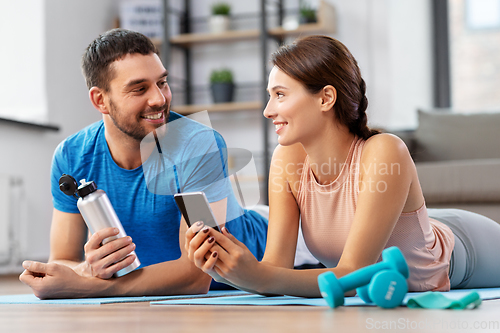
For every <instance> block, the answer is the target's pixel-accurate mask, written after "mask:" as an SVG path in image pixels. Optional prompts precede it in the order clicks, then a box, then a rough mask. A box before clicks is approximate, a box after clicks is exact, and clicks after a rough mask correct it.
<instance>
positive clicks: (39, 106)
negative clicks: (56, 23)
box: [0, 0, 47, 123]
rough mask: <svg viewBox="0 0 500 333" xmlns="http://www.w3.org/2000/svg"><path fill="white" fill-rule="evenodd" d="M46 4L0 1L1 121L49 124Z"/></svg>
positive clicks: (24, 1)
mask: <svg viewBox="0 0 500 333" xmlns="http://www.w3.org/2000/svg"><path fill="white" fill-rule="evenodd" d="M44 4H45V2H44V1H31V0H16V1H0V31H2V40H1V41H0V43H1V49H0V50H1V52H0V77H1V78H2V80H0V92H1V93H0V96H1V103H0V118H8V119H13V120H18V121H23V122H33V123H45V122H47V102H46V100H47V98H46V84H45V45H44V44H45V22H44V7H45V5H44Z"/></svg>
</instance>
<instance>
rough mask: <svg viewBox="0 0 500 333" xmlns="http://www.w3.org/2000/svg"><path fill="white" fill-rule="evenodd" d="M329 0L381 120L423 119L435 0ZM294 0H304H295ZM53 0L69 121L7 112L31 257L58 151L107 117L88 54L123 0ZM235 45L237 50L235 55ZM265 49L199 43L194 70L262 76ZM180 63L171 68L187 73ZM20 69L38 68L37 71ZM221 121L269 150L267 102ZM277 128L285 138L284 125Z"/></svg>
mask: <svg viewBox="0 0 500 333" xmlns="http://www.w3.org/2000/svg"><path fill="white" fill-rule="evenodd" d="M192 1H193V8H194V10H195V13H196V15H205V14H206V13H207V12H208V5H206V2H205V1H201V0H192ZM329 2H331V3H332V4H333V5H334V6H335V8H336V11H337V20H338V28H337V32H336V33H335V34H333V35H332V36H333V37H335V38H337V39H339V40H341V41H342V42H343V43H345V44H346V45H347V47H348V48H349V49H350V50H351V51H352V53H353V54H354V56H355V57H356V58H357V60H358V62H359V65H360V67H361V70H362V74H363V76H364V77H365V79H366V82H367V86H368V92H367V93H368V98H369V117H370V118H371V124H372V125H375V126H382V127H385V128H411V127H414V126H415V125H416V122H415V121H416V120H415V109H416V107H418V106H421V107H426V106H429V105H430V104H431V93H432V85H431V74H432V73H431V67H430V56H431V52H430V47H431V41H430V31H429V29H430V8H429V0H405V1H400V0H377V1H372V0H350V1H343V0H329ZM231 3H233V4H234V12H244V11H246V10H250V11H254V12H256V11H258V9H259V7H258V2H257V1H255V0H254V1H236V0H234V1H231ZM287 3H290V4H292V5H293V4H294V2H293V1H290V2H287ZM44 4H45V29H44V30H45V41H46V45H45V52H46V53H45V65H46V67H45V77H46V87H47V96H46V98H47V105H48V111H49V112H48V120H49V121H50V122H51V123H55V124H58V125H60V126H61V131H60V132H57V133H55V132H46V131H39V130H32V129H28V128H24V127H19V126H14V125H9V124H7V123H2V122H0V152H1V156H2V157H1V159H0V160H1V161H2V163H0V173H5V174H12V175H20V176H22V177H23V179H24V186H25V193H26V199H27V206H28V211H27V214H26V215H27V221H26V222H27V223H28V228H27V230H28V232H27V236H26V237H27V238H26V239H27V244H28V248H27V251H26V253H25V254H24V256H25V257H24V258H23V259H27V258H30V259H46V258H47V257H48V254H49V242H48V240H49V238H48V237H49V230H50V218H51V213H52V205H51V195H50V184H49V172H50V162H51V158H52V153H53V150H54V148H55V147H56V145H57V144H58V143H59V142H60V141H61V140H63V139H64V138H65V137H66V136H68V135H69V134H72V133H74V132H76V131H78V130H79V129H81V128H83V127H84V126H86V125H88V124H90V123H91V122H94V121H96V120H98V119H100V114H99V113H98V112H97V111H96V110H94V109H93V108H92V106H91V104H90V102H89V100H88V97H87V89H86V87H85V83H84V80H83V78H82V75H81V73H80V57H81V54H82V53H83V51H84V49H85V47H86V46H87V45H88V44H89V43H90V42H91V41H92V40H93V39H94V38H95V37H96V36H97V35H98V34H99V33H101V32H103V31H105V30H107V29H109V28H112V24H113V19H114V18H115V17H116V16H117V14H118V8H117V7H118V0H86V1H67V0H45V1H44ZM252 43H253V44H252ZM270 51H272V49H270ZM226 53H227V54H231V55H233V56H234V57H233V58H234V59H228V60H227V61H226V60H225V57H224V55H225V54H226ZM256 57H259V51H258V43H257V42H251V43H239V44H236V45H232V46H231V45H228V46H220V47H218V48H215V49H214V48H213V47H208V49H205V50H203V49H202V48H199V49H196V50H195V53H194V59H195V60H196V65H195V67H194V71H193V72H194V73H195V78H196V79H197V80H200V81H201V82H198V83H201V84H204V83H205V82H204V80H206V79H207V75H208V73H209V72H210V70H211V69H212V67H214V66H216V67H217V66H221V65H223V64H224V65H226V64H227V65H231V66H232V67H233V66H234V68H235V70H236V74H235V76H236V80H237V82H249V81H255V80H258V79H260V70H259V67H258V66H259V64H260V60H256ZM223 59H224V60H223ZM257 59H260V58H257ZM1 60H2V54H1V53H0V62H1ZM174 65H175V64H174ZM175 66H180V64H177V65H175ZM179 68H180V67H179ZM179 68H170V70H171V72H179V73H180V72H181V71H179ZM18 75H20V76H25V77H28V78H29V72H26V73H23V72H20V73H18ZM27 81H28V80H27ZM19 89H26V91H27V92H29V89H32V88H31V87H30V83H29V82H26V87H25V86H23V85H21V86H20V87H19ZM27 96H29V94H28V95H27ZM243 97H244V96H243ZM27 98H28V97H27ZM174 98H175V96H174ZM202 98H203V97H202ZM212 124H213V126H214V128H216V129H217V130H219V131H220V132H221V133H222V134H223V135H224V136H225V138H226V140H227V141H228V145H229V146H230V147H240V148H247V149H249V150H251V151H253V152H256V153H259V152H260V151H261V149H262V141H261V138H262V132H261V131H262V116H261V112H258V111H253V112H244V111H243V112H237V113H233V114H218V115H213V117H212ZM270 132H271V138H272V140H273V142H276V138H275V134H274V133H273V132H272V130H270ZM257 158H258V156H257Z"/></svg>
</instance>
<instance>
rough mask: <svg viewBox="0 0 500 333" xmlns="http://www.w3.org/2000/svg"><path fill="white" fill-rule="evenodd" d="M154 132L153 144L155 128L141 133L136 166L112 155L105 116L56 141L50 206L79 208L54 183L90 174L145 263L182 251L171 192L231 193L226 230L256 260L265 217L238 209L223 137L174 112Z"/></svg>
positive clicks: (221, 195)
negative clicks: (123, 165)
mask: <svg viewBox="0 0 500 333" xmlns="http://www.w3.org/2000/svg"><path fill="white" fill-rule="evenodd" d="M155 134H156V143H155V138H154V136H153V134H150V135H148V136H147V137H146V138H145V139H144V140H143V143H142V144H141V154H143V164H142V165H141V166H140V167H138V168H136V169H133V170H126V169H123V168H121V167H119V166H118V165H117V164H116V163H115V161H114V160H113V158H112V156H111V153H110V151H109V148H108V145H107V142H106V139H105V135H104V123H103V121H99V122H96V123H94V124H92V125H90V126H88V127H86V128H84V129H83V130H81V131H79V132H78V133H76V134H74V135H72V136H70V137H68V138H67V139H66V140H64V141H63V142H61V143H60V144H59V146H58V147H57V148H56V150H55V153H54V157H53V161H52V170H51V187H52V197H53V205H54V208H56V209H57V210H59V211H62V212H67V213H79V211H78V207H77V204H76V203H77V199H76V198H74V197H71V196H68V195H65V194H64V193H63V192H62V191H61V190H60V189H59V178H60V177H61V175H62V174H63V173H64V174H68V175H71V176H73V177H74V178H75V179H76V180H80V179H86V180H87V181H94V182H95V183H96V185H97V187H98V188H99V189H102V190H104V191H105V192H106V193H107V195H108V197H109V199H110V201H111V204H112V205H113V207H114V209H115V211H116V214H117V215H118V217H119V219H120V221H121V223H122V225H123V227H124V229H125V231H126V233H127V235H129V236H131V237H132V239H133V241H134V243H135V244H136V249H135V252H136V254H137V256H138V258H139V260H140V261H141V266H149V265H152V264H156V263H160V262H164V261H169V260H175V259H178V258H179V257H180V255H181V252H180V248H179V225H180V219H181V215H180V212H179V210H178V208H177V206H176V204H175V202H174V199H173V194H174V193H179V192H193V191H203V192H205V194H206V196H207V199H208V201H209V202H215V201H219V200H222V199H224V198H227V199H228V201H227V202H228V204H227V221H229V222H228V223H227V224H226V225H227V227H228V229H229V231H230V232H231V233H232V234H233V235H234V236H235V237H236V238H238V239H239V240H240V241H242V242H243V243H245V245H246V246H247V247H248V248H249V250H250V251H251V252H252V253H253V254H254V255H255V256H256V257H257V259H258V260H261V259H262V256H263V254H264V249H265V244H266V236H267V220H266V219H265V218H263V217H262V216H261V215H259V214H257V213H256V212H253V211H251V210H248V211H247V210H244V209H242V208H241V206H239V204H238V202H237V201H236V199H235V197H234V194H233V192H232V189H231V186H230V184H229V182H228V181H227V171H226V157H227V156H226V150H225V148H226V145H225V142H224V140H223V138H222V136H221V135H220V134H219V133H218V132H216V131H214V130H213V129H211V128H209V127H206V126H204V125H202V124H200V123H198V122H195V121H193V120H190V119H188V118H186V117H182V116H180V115H178V114H176V113H174V112H171V113H170V116H169V122H168V124H167V125H165V126H164V127H162V128H160V129H158V130H157V131H156V132H155ZM148 140H149V141H148ZM143 146H144V147H145V148H144V149H143ZM147 147H149V150H148V149H147Z"/></svg>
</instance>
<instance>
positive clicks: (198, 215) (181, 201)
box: [174, 192, 221, 232]
mask: <svg viewBox="0 0 500 333" xmlns="http://www.w3.org/2000/svg"><path fill="white" fill-rule="evenodd" d="M174 200H175V203H176V204H177V207H179V210H180V211H181V213H182V216H184V219H185V220H186V223H187V225H188V227H191V225H193V223H196V222H198V221H203V224H204V225H207V226H209V227H212V228H214V229H215V230H217V231H218V232H221V228H220V227H219V224H218V223H217V220H216V219H215V216H214V213H213V212H212V209H211V208H210V205H209V204H208V200H207V197H206V196H205V193H203V192H186V193H177V194H174Z"/></svg>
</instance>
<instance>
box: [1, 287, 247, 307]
mask: <svg viewBox="0 0 500 333" xmlns="http://www.w3.org/2000/svg"><path fill="white" fill-rule="evenodd" d="M245 294H249V293H247V292H245V291H241V290H211V291H209V292H208V293H207V294H199V295H175V296H142V297H103V298H75V299H44V300H41V299H39V298H38V297H36V296H35V295H33V294H23V295H3V296H0V304H74V305H99V304H111V303H133V302H151V301H160V300H175V299H188V298H207V297H221V296H229V295H234V296H236V295H239V296H241V295H245Z"/></svg>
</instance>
